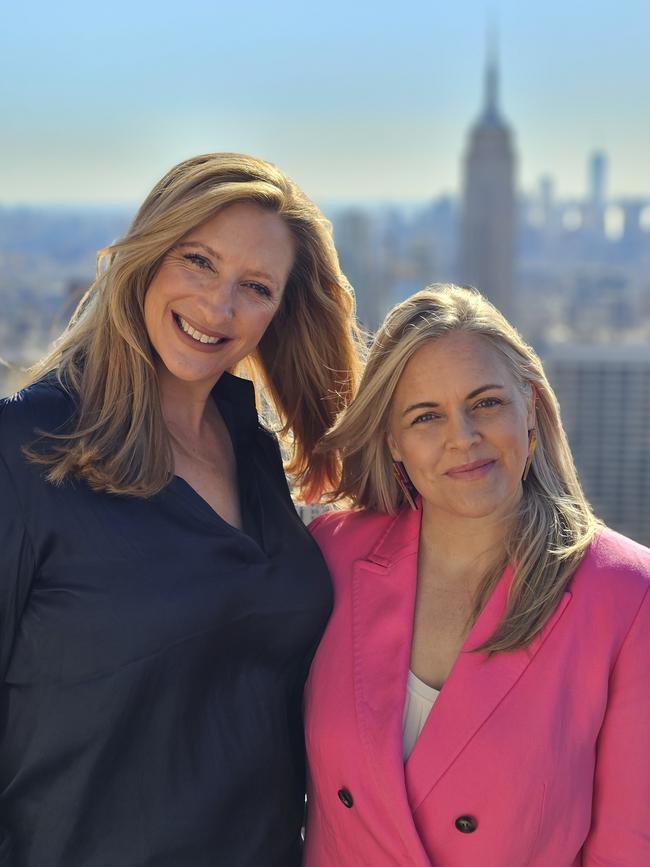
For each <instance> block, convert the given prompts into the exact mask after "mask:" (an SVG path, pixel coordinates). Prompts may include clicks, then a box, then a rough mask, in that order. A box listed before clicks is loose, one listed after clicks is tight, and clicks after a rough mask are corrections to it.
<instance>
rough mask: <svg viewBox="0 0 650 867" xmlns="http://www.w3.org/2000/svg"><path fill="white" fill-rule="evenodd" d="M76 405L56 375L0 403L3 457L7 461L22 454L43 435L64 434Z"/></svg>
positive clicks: (0, 447)
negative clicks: (56, 432) (62, 432)
mask: <svg viewBox="0 0 650 867" xmlns="http://www.w3.org/2000/svg"><path fill="white" fill-rule="evenodd" d="M75 412H76V403H75V400H74V398H73V397H72V395H71V394H70V393H69V392H68V391H66V389H65V388H64V386H63V385H61V383H59V381H58V380H57V379H56V377H55V376H54V375H49V376H47V377H45V378H44V379H41V380H39V381H38V382H35V383H33V384H32V385H30V386H28V387H27V388H24V389H23V390H22V391H19V392H17V393H16V394H14V395H11V396H10V397H7V398H4V399H2V400H0V454H1V455H2V456H3V457H4V458H5V459H7V460H9V459H11V458H12V457H15V456H16V455H18V454H21V453H22V448H23V447H24V446H28V445H30V444H32V443H34V442H35V441H36V440H37V439H38V438H39V436H41V435H42V434H43V433H53V432H55V431H57V430H62V429H63V428H64V427H65V426H66V424H67V423H68V422H69V421H70V420H71V418H72V417H73V416H74V414H75Z"/></svg>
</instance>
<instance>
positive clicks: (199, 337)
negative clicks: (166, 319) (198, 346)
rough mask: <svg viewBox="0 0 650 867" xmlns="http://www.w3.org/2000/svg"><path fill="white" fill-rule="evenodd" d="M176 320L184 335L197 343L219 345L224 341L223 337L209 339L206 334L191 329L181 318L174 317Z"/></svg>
mask: <svg viewBox="0 0 650 867" xmlns="http://www.w3.org/2000/svg"><path fill="white" fill-rule="evenodd" d="M176 319H177V320H178V324H179V325H180V326H181V328H182V329H183V331H184V332H185V333H186V334H189V336H190V337H192V338H193V339H194V340H196V342H197V343H210V344H216V343H221V341H222V340H223V339H224V338H223V337H210V336H209V335H208V334H203V333H202V332H201V331H197V330H196V328H192V326H191V325H190V324H189V322H186V321H185V320H184V319H183V317H182V316H179V315H178V314H177V315H176Z"/></svg>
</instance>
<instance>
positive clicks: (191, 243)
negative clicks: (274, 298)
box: [174, 241, 278, 286]
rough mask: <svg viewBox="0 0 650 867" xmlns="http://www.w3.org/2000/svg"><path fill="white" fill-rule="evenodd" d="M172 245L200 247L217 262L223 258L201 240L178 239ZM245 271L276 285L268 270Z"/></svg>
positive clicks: (252, 269)
mask: <svg viewBox="0 0 650 867" xmlns="http://www.w3.org/2000/svg"><path fill="white" fill-rule="evenodd" d="M174 247H200V248H201V249H202V250H205V251H206V252H207V253H209V254H210V255H211V256H214V258H215V259H216V260H217V261H218V262H221V261H222V259H223V257H222V256H221V254H220V253H217V251H216V250H213V249H212V247H210V245H209V244H204V243H203V241H179V242H178V244H174ZM247 273H248V274H250V275H251V277H261V278H262V279H263V280H268V281H269V283H273V285H274V286H277V285H278V281H277V280H276V278H275V277H274V276H273V275H272V274H269V272H268V271H259V270H258V269H257V268H251V269H250V270H248V272H247Z"/></svg>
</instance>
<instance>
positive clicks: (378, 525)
mask: <svg viewBox="0 0 650 867" xmlns="http://www.w3.org/2000/svg"><path fill="white" fill-rule="evenodd" d="M419 523H420V513H419V512H412V511H410V510H405V511H402V512H401V513H400V514H399V515H398V516H397V517H396V518H395V517H391V516H387V515H378V514H373V513H361V512H356V513H355V512H348V513H345V512H335V513H329V514H327V515H324V516H321V517H320V518H317V519H316V521H314V522H313V523H312V525H311V531H312V533H313V535H314V537H315V539H316V541H317V542H318V544H319V545H320V546H321V549H322V550H323V552H324V555H325V558H326V560H327V563H328V565H329V568H330V571H331V573H332V578H333V581H334V587H335V606H334V611H333V614H332V618H331V620H330V623H329V626H328V628H327V630H326V633H325V636H324V638H323V641H322V643H321V645H320V647H319V649H318V652H317V654H316V657H315V659H314V662H313V665H312V668H311V673H310V676H309V680H308V684H307V691H306V697H305V724H306V740H307V751H308V761H309V785H308V808H307V836H306V848H305V859H304V862H303V863H304V865H305V867H579V865H581V867H650V594H649V592H648V591H649V589H650V551H649V550H648V549H647V548H644V547H642V546H641V545H637V544H636V543H634V542H632V541H630V540H629V539H625V538H624V537H622V536H619V535H618V534H616V533H614V532H613V531H611V530H602V531H600V532H599V533H598V535H597V537H596V539H595V541H594V542H593V544H592V545H591V548H590V549H589V551H588V552H587V554H586V556H585V558H584V559H583V562H582V563H581V565H580V567H579V568H578V569H577V571H576V573H575V575H574V577H573V579H572V581H571V583H570V586H569V588H568V590H567V591H566V592H565V594H564V596H563V598H562V600H561V601H560V603H559V605H558V607H557V609H556V611H555V612H554V614H553V615H552V617H551V619H550V620H549V622H548V623H547V624H546V626H545V627H544V629H543V631H542V632H541V633H540V634H539V635H538V636H537V637H536V638H535V639H534V640H533V642H532V644H531V645H530V646H529V647H528V648H527V649H526V650H520V651H516V652H510V653H502V654H497V655H495V656H493V657H492V658H490V659H488V658H486V657H485V655H484V654H476V653H471V652H469V651H471V649H472V648H473V647H477V646H478V645H479V644H480V643H481V642H482V641H483V640H484V639H486V638H487V637H488V636H489V635H490V633H491V632H492V631H493V629H494V627H495V626H496V624H497V622H498V620H499V618H500V616H501V614H502V612H503V610H504V605H505V601H506V596H507V592H508V587H509V583H510V581H511V578H512V572H511V570H510V569H509V568H508V569H506V571H505V572H504V574H503V576H502V578H501V580H500V582H499V583H498V585H497V586H496V588H495V590H494V591H493V593H492V595H491V597H490V599H489V600H488V603H487V605H486V606H485V608H484V610H483V612H482V613H481V615H480V617H479V619H478V621H477V622H476V624H475V625H474V627H473V629H472V630H471V632H470V634H469V636H468V638H467V640H466V642H465V645H464V646H463V650H462V651H461V653H460V656H459V657H458V659H457V661H456V663H455V665H454V667H453V669H452V671H451V673H450V675H449V677H448V679H447V682H446V683H445V685H444V687H443V689H442V691H441V693H440V696H439V698H438V700H437V702H436V704H435V705H434V707H433V709H432V711H431V714H430V716H429V718H428V720H427V722H426V724H425V727H424V729H423V731H422V733H421V735H420V737H419V739H418V741H417V742H416V745H415V748H414V749H413V752H412V753H411V755H410V757H409V759H408V761H407V762H406V764H404V762H403V760H402V752H401V735H402V712H403V704H404V695H405V686H406V675H407V670H408V664H409V655H410V645H411V630H412V621H413V608H414V600H415V586H416V563H417V548H418V534H419Z"/></svg>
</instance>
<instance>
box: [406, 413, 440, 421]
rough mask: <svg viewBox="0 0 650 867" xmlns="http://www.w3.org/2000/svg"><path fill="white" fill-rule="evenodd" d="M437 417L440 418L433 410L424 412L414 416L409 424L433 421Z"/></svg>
mask: <svg viewBox="0 0 650 867" xmlns="http://www.w3.org/2000/svg"><path fill="white" fill-rule="evenodd" d="M437 418H440V416H438V415H436V414H435V413H434V412H425V413H423V414H422V415H418V416H417V417H416V418H414V419H413V421H412V422H411V424H419V423H421V422H427V421H435V420H436V419H437Z"/></svg>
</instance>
